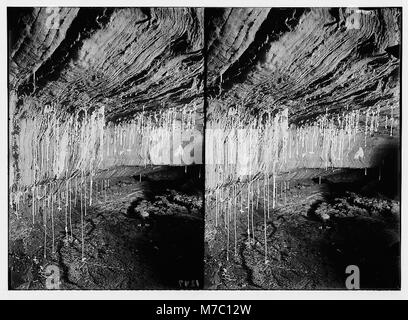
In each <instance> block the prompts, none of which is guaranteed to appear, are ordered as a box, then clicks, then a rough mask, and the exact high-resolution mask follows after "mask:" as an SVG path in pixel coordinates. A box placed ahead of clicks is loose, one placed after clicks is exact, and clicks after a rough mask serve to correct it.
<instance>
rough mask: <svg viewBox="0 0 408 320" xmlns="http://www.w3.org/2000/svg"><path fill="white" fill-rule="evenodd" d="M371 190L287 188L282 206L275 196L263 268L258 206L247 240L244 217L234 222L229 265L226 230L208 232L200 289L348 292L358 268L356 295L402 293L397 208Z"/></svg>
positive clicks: (326, 184) (310, 184) (304, 183)
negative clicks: (353, 271) (350, 271)
mask: <svg viewBox="0 0 408 320" xmlns="http://www.w3.org/2000/svg"><path fill="white" fill-rule="evenodd" d="M340 176H341V175H340ZM376 185H377V183H375V182H374V183H371V185H370V184H367V183H366V182H363V183H362V184H361V183H360V184H359V183H349V182H344V181H343V182H341V181H336V178H334V179H332V180H331V181H330V180H324V181H321V183H319V181H318V179H314V180H312V179H303V180H297V181H292V182H291V186H290V189H289V190H287V192H286V204H285V197H284V193H283V194H282V197H280V193H279V192H278V196H279V197H278V206H277V208H276V209H275V210H271V211H270V218H269V219H267V229H266V230H267V249H268V252H267V261H266V263H265V246H264V243H265V241H264V230H265V229H264V216H263V212H264V211H263V208H261V207H260V206H259V207H258V209H256V210H255V213H254V224H255V227H254V231H255V232H254V234H255V236H254V237H252V233H251V239H250V241H248V235H247V217H246V214H244V215H245V217H243V218H241V220H240V221H238V227H237V249H236V252H235V248H234V247H235V241H234V236H233V234H232V233H233V232H232V231H230V238H229V239H230V245H229V253H228V258H229V259H228V261H227V249H226V245H225V243H226V241H227V233H226V232H225V227H224V226H223V227H221V228H220V227H218V229H217V231H216V232H214V231H213V232H212V235H211V232H209V230H208V229H206V240H207V241H206V253H205V269H206V270H205V288H207V289H217V290H219V289H221V290H222V289H230V290H236V289H243V290H245V289H248V290H253V289H283V290H285V289H292V290H296V289H302V290H308V289H346V286H345V281H346V277H347V276H348V275H349V274H346V273H345V270H346V267H347V266H348V265H357V266H358V267H359V269H360V287H361V289H397V288H399V287H400V280H399V279H400V267H399V266H400V245H399V235H400V227H399V225H400V224H399V214H400V213H399V205H400V202H399V201H398V200H395V199H392V198H389V197H386V196H384V195H383V194H381V193H376V192H373V189H375V188H376ZM367 186H368V187H367ZM368 189H370V190H368ZM260 202H261V203H262V201H260ZM206 223H207V220H206ZM206 228H209V226H208V224H207V225H206ZM214 233H215V235H214Z"/></svg>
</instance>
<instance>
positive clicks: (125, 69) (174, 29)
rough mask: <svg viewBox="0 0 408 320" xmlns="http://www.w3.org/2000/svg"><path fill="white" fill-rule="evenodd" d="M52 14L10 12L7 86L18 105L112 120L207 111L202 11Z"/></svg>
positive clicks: (88, 10)
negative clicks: (99, 109)
mask: <svg viewBox="0 0 408 320" xmlns="http://www.w3.org/2000/svg"><path fill="white" fill-rule="evenodd" d="M53 10H54V11H52V10H51V9H46V8H34V9H31V10H30V9H27V10H25V11H23V14H22V12H21V11H20V10H19V9H10V14H11V16H13V15H14V17H12V20H13V23H12V25H11V26H10V27H9V28H10V29H11V30H12V34H11V37H10V38H11V39H10V41H11V52H10V78H9V83H10V89H11V90H13V91H16V92H17V93H18V96H19V97H20V98H21V97H23V96H32V97H34V100H35V101H36V102H37V103H38V104H40V105H42V106H44V105H47V104H50V103H56V104H58V105H59V106H60V108H61V110H62V111H70V110H75V109H78V108H83V109H90V108H92V107H95V106H100V105H103V106H105V110H106V117H107V120H123V118H124V117H128V116H131V115H132V114H134V113H135V112H137V111H139V110H142V109H143V108H144V109H145V110H149V109H160V108H166V107H169V106H179V105H183V104H188V103H194V101H196V102H197V104H200V105H201V104H202V103H201V99H202V98H201V93H202V87H203V81H202V77H203V76H202V72H203V54H202V49H203V46H204V42H203V40H204V34H203V17H204V16H203V10H202V9H199V8H141V9H138V8H124V9H121V8H80V9H78V8H77V9H70V8H61V9H53ZM20 104H21V103H20ZM37 108H38V109H40V110H41V107H38V106H37Z"/></svg>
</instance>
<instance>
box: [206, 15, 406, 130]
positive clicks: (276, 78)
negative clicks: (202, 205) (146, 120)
mask: <svg viewBox="0 0 408 320" xmlns="http://www.w3.org/2000/svg"><path fill="white" fill-rule="evenodd" d="M214 10H215V12H214V13H213V16H214V17H215V18H214V19H211V20H212V22H211V23H212V24H213V25H214V29H216V30H225V31H224V32H221V36H224V41H223V43H222V44H221V43H218V46H216V45H214V44H212V45H211V46H210V50H209V53H210V57H209V58H208V61H209V62H210V63H212V65H210V66H209V67H208V69H209V70H210V71H211V72H212V73H211V74H210V76H209V92H211V96H212V97H213V98H214V101H213V103H210V109H209V110H210V111H211V110H218V109H221V110H223V109H224V110H225V109H228V108H229V107H231V106H242V107H241V110H243V111H247V112H251V113H253V114H256V113H257V111H258V110H262V109H272V110H274V109H279V108H281V107H289V111H290V122H291V123H300V122H302V121H309V120H314V119H315V118H316V116H318V115H319V114H322V113H324V112H325V111H326V108H327V109H328V112H329V113H337V112H343V111H346V110H351V109H363V110H365V109H367V108H368V107H377V106H380V108H381V112H383V113H384V114H390V112H391V111H390V108H391V106H393V107H394V108H395V111H394V117H395V116H396V115H395V114H396V113H398V114H399V95H400V83H399V73H400V70H399V66H400V60H399V45H400V36H401V10H399V9H389V8H384V9H349V8H348V9H346V8H333V9H330V8H312V9H302V8H284V9H280V8H272V9H258V10H260V11H261V12H259V11H258V12H256V13H255V12H253V10H252V9H242V10H243V11H244V12H242V11H241V10H236V11H231V10H229V9H214ZM256 14H257V16H256V18H255V17H254V16H255V15H256ZM241 16H245V19H240V18H239V17H241ZM251 19H252V20H251ZM227 34H228V35H227ZM210 39H211V37H210ZM227 39H244V40H242V43H243V44H242V45H241V47H240V48H245V50H241V51H237V50H235V48H234V41H230V43H231V44H230V45H228V41H227ZM219 41H220V40H219ZM214 42H215V41H214ZM226 46H227V48H226ZM219 56H221V57H223V59H224V60H223V61H224V62H225V61H227V62H228V63H227V64H225V63H218V61H219V60H220V58H219ZM213 61H215V62H213ZM221 65H222V66H221ZM210 113H211V112H210ZM396 117H398V116H396Z"/></svg>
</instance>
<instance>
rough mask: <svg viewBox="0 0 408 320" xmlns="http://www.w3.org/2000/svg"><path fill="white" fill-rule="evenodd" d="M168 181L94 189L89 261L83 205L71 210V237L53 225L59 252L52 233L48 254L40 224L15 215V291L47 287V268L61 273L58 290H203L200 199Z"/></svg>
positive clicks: (12, 276) (119, 183)
mask: <svg viewBox="0 0 408 320" xmlns="http://www.w3.org/2000/svg"><path fill="white" fill-rule="evenodd" d="M166 183H167V182H166V181H160V180H159V181H150V182H145V181H142V182H139V181H137V179H134V178H126V179H122V180H121V179H118V180H117V181H111V184H110V186H109V187H108V188H107V191H106V192H105V191H100V192H96V194H94V203H93V205H92V206H91V207H88V208H87V215H86V217H85V218H84V240H85V241H84V257H85V260H84V261H82V259H81V258H82V241H81V231H82V229H81V228H82V227H81V226H82V225H81V221H80V211H79V210H80V208H79V204H77V206H74V207H73V208H72V210H73V211H72V225H73V227H72V229H73V230H72V231H73V237H72V238H71V237H68V239H67V237H66V234H65V231H64V229H65V225H64V224H63V223H62V224H60V225H58V224H56V225H55V240H54V248H55V249H54V251H55V252H54V253H52V240H51V237H50V230H48V238H47V256H46V257H44V228H42V226H41V224H40V223H36V224H35V225H34V226H33V225H32V224H31V223H30V219H24V218H22V217H20V218H19V219H16V217H15V216H14V215H13V216H11V217H10V225H9V228H10V241H9V286H10V289H46V282H47V276H48V275H49V274H48V273H47V272H48V271H47V270H48V269H47V266H50V265H52V266H56V267H57V268H58V270H59V272H60V286H59V289H180V288H182V289H197V288H199V287H200V286H201V285H202V274H203V265H202V256H203V250H202V249H201V248H202V239H203V227H204V222H203V218H202V211H201V209H202V195H200V194H197V193H196V194H194V190H193V193H191V192H187V193H186V192H183V190H180V189H178V190H177V188H176V187H175V185H174V184H173V185H166ZM158 184H159V185H160V186H159V187H158V186H157V185H158ZM147 189H149V190H147ZM155 190H159V191H158V192H155ZM190 191H191V190H190ZM26 211H27V212H26V213H25V215H29V212H30V207H29V206H28V207H27V208H26ZM141 213H143V214H141ZM61 214H63V213H61ZM23 215H24V214H23ZM143 215H144V216H145V217H143ZM146 215H148V216H146ZM60 220H64V219H60ZM50 228H51V227H50V225H48V229H50Z"/></svg>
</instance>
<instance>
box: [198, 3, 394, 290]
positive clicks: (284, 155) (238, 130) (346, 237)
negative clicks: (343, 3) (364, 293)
mask: <svg viewBox="0 0 408 320" xmlns="http://www.w3.org/2000/svg"><path fill="white" fill-rule="evenodd" d="M205 18H206V21H205V22H206V24H205V26H206V32H207V33H208V36H207V37H206V39H207V40H208V43H207V44H206V45H207V48H208V51H207V53H208V58H207V59H208V76H207V92H208V95H207V97H208V108H207V109H206V119H207V120H206V139H205V143H206V147H205V152H206V157H205V163H206V180H205V186H206V191H205V197H206V206H205V214H206V215H205V245H206V253H205V269H206V274H205V280H206V281H205V287H206V288H208V289H213V290H257V289H264V290H265V289H267V290H268V289H280V290H286V289H291V290H313V289H319V290H324V289H338V290H346V289H399V288H400V200H401V198H400V192H401V190H400V183H401V182H400V177H401V163H400V157H401V154H400V113H401V109H400V93H401V91H400V90H401V83H400V71H401V62H400V52H401V47H400V45H401V42H400V41H401V9H400V8H268V9H266V8H214V9H208V10H207V11H206V13H205Z"/></svg>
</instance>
